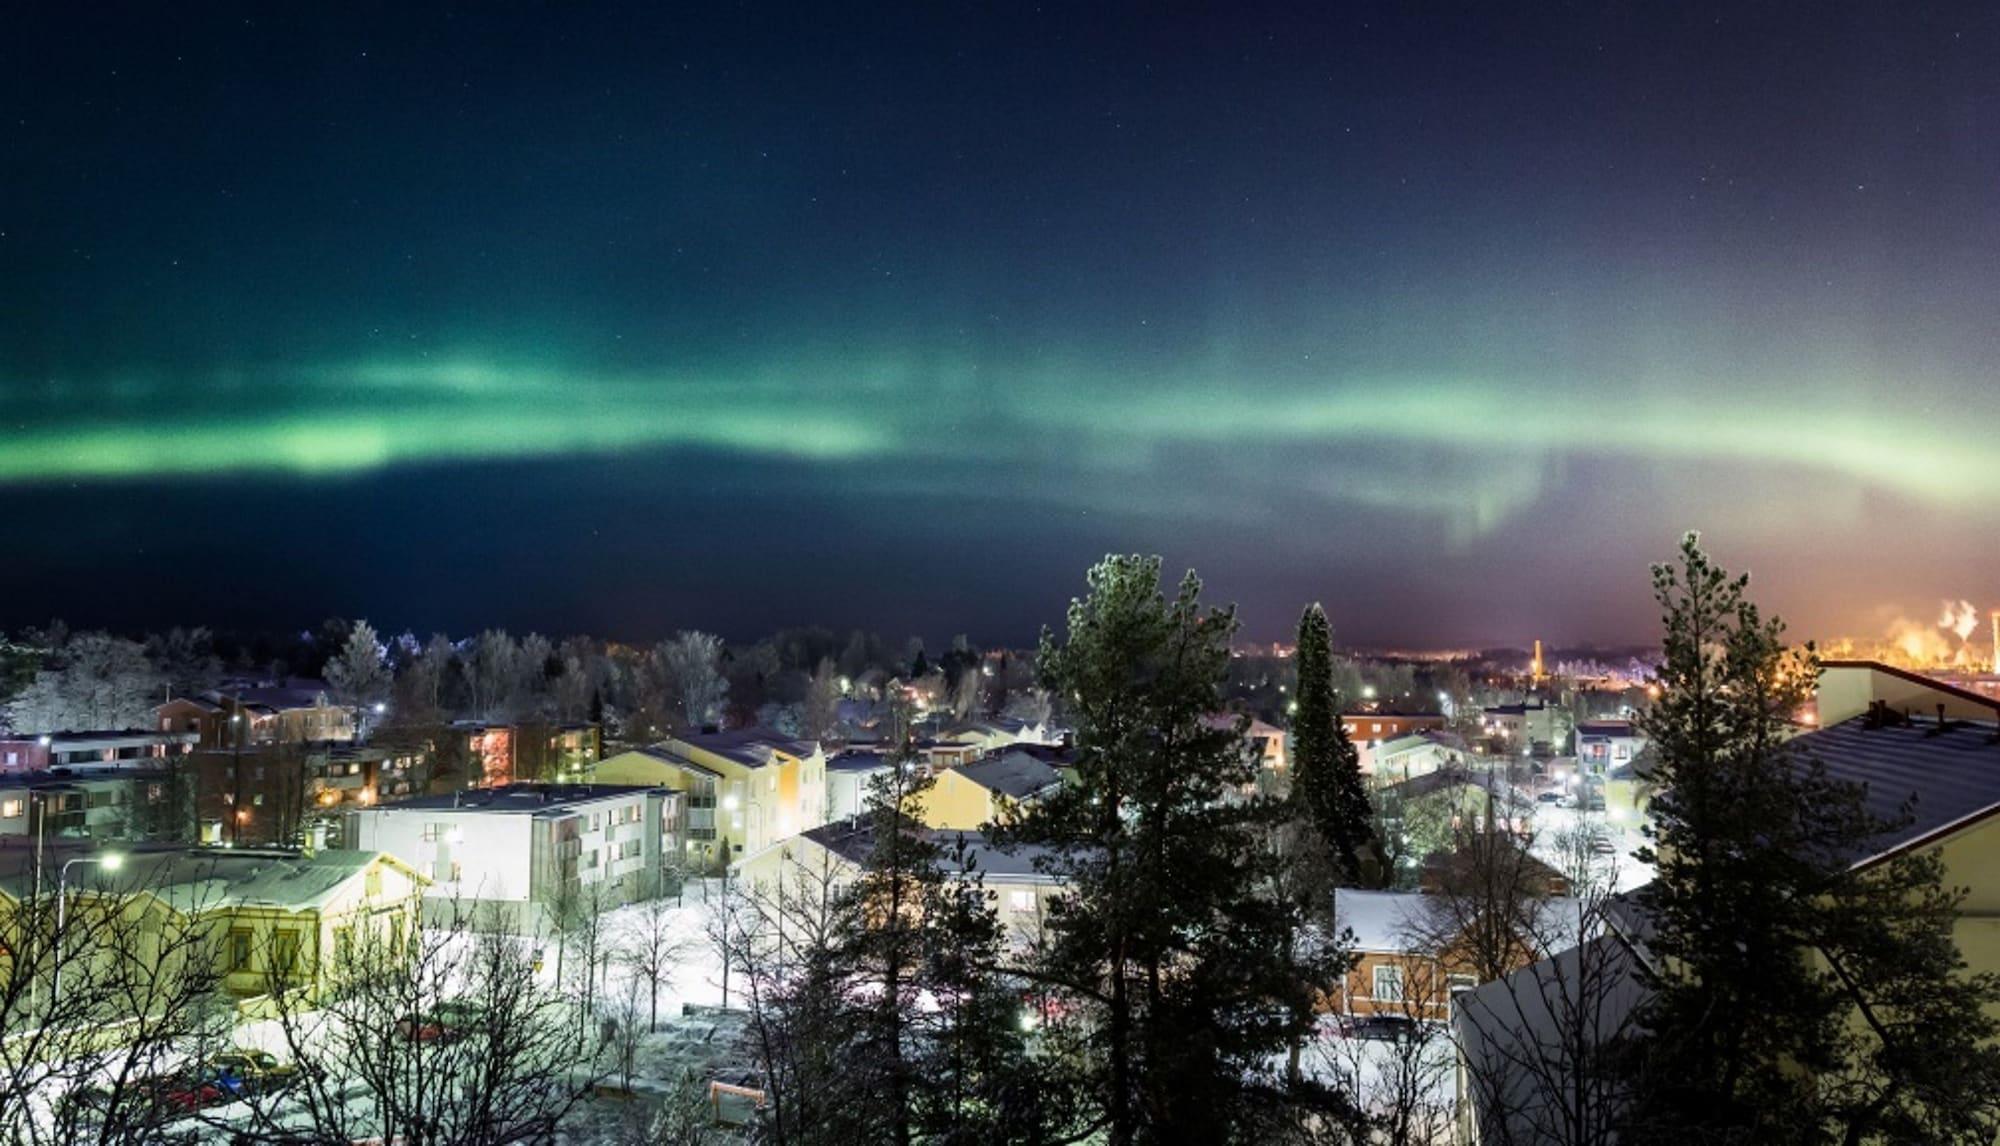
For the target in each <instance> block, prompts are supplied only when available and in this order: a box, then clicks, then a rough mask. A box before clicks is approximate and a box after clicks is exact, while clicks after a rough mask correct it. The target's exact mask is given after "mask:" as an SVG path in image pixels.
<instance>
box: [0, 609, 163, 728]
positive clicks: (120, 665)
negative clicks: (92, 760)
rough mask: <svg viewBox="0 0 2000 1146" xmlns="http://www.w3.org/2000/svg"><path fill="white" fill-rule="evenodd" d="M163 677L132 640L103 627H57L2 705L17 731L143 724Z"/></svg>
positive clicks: (147, 723)
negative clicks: (36, 666)
mask: <svg viewBox="0 0 2000 1146" xmlns="http://www.w3.org/2000/svg"><path fill="white" fill-rule="evenodd" d="M164 695H165V679H164V678H163V677H162V676H161V675H160V672H159V670H158V669H156V668H155V667H154V666H153V662H152V660H151V659H150V658H148V657H147V656H146V649H145V646H143V645H141V644H139V643H138V642H137V641H129V640H126V639H125V638H123V637H114V636H112V635H110V634H109V633H99V632H86V633H74V634H71V633H67V632H64V633H61V634H60V643H56V644H52V645H50V646H48V647H47V649H46V651H45V652H44V654H43V660H42V667H41V668H40V670H39V671H37V672H36V673H35V678H34V680H33V681H31V682H29V683H28V685H27V686H26V687H25V688H23V689H22V690H21V691H20V692H19V693H17V694H16V695H15V697H14V699H13V701H12V703H10V704H9V705H8V720H9V722H10V723H11V724H12V725H13V727H14V728H16V729H18V730H20V731H23V732H58V731H64V730H72V729H101V728H146V727H150V726H151V724H152V715H153V706H154V705H157V704H159V703H160V702H161V700H162V698H163V697H164Z"/></svg>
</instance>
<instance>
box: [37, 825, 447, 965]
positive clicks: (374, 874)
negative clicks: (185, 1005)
mask: <svg viewBox="0 0 2000 1146" xmlns="http://www.w3.org/2000/svg"><path fill="white" fill-rule="evenodd" d="M112 857H116V858H112ZM23 858H24V859H28V860H30V861H31V859H32V857H23ZM77 861H81V862H82V863H84V864H87V865H88V866H82V867H78V866H77ZM65 863H68V864H70V865H71V866H70V869H69V870H70V874H69V875H68V877H67V878H66V879H65V880H64V881H63V882H64V884H65V888H66V894H67V897H68V903H67V904H66V905H65V910H66V911H67V912H68V913H70V914H71V917H72V920H73V923H72V927H73V928H76V927H83V928H84V930H85V931H91V930H93V928H92V927H91V925H79V924H76V923H74V920H76V919H80V918H88V919H92V920H99V921H108V920H116V921H118V922H114V923H107V924H104V925H103V928H108V930H106V929H96V933H97V934H100V935H112V934H115V935H116V936H117V938H118V941H117V942H115V943H107V944H99V945H98V947H97V948H96V949H95V950H96V953H97V954H99V955H101V956H103V957H114V956H115V957H119V958H129V959H132V960H133V961H134V962H136V963H137V964H138V965H139V966H141V967H144V968H153V967H162V969H167V970H170V969H171V968H165V967H163V966H162V965H163V964H165V963H168V962H171V960H170V959H166V958H163V954H162V953H163V951H165V950H171V951H173V952H177V953H179V957H184V956H185V955H186V954H187V953H189V952H200V953H201V954H202V955H203V956H204V957H206V958H209V959H213V960H214V961H215V967H214V970H215V971H216V973H217V974H218V975H219V976H220V983H221V986H222V987H223V989H224V990H226V991H227V992H228V993H230V994H232V995H235V996H238V997H247V996H252V995H261V994H264V993H266V992H267V991H268V990H269V989H270V987H271V984H272V980H271V977H270V973H271V972H272V971H274V970H284V971H287V972H288V978H289V979H290V981H291V983H292V985H293V986H295V987H302V988H305V989H307V990H308V991H311V992H314V993H317V991H318V990H319V989H320V988H322V987H324V986H325V985H326V984H327V982H328V981H329V978H330V976H331V975H332V974H333V972H334V969H335V966H336V965H337V963H338V962H339V960H338V959H337V956H338V955H339V953H340V952H341V951H342V950H343V948H344V945H345V944H347V943H349V942H351V941H353V940H354V938H355V937H356V936H358V935H360V934H362V932H363V930H364V929H378V930H376V931H375V934H376V935H377V936H378V937H379V936H381V935H384V934H387V935H390V936H402V935H408V934H409V933H410V932H411V931H412V929H414V927H415V926H416V921H417V916H418V904H419V901H420V897H421V895H422V890H423V886H424V884H425V882H426V881H425V880H424V878H423V877H422V876H421V875H419V874H418V873H417V872H416V871H414V870H413V869H411V868H410V867H409V865H407V864H405V863H403V862H402V861H401V860H399V859H396V858H395V857H393V856H390V855H388V854H387V853H384V852H363V851H322V852H319V853H316V854H314V855H309V856H308V855H300V854H298V853H295V852H278V851H270V852H265V851H256V850H249V849H194V850H180V849H176V850H168V851H150V852H145V851H142V852H138V853H135V854H131V855H122V854H119V853H113V852H109V851H98V852H90V853H73V852H68V851H62V852H58V851H54V850H51V852H50V853H49V855H48V867H47V868H46V869H45V871H44V874H43V877H42V879H41V881H40V886H41V890H42V893H43V894H44V895H46V896H49V897H50V898H51V899H53V897H54V895H55V886H54V885H55V883H56V873H57V871H58V869H59V867H60V865H63V864H65ZM35 887H36V880H35V876H34V872H33V869H32V863H31V862H28V863H22V864H18V865H15V867H14V869H13V870H12V872H11V873H10V876H9V878H7V879H6V880H5V881H4V882H0V934H4V935H5V936H7V938H8V943H7V944H6V949H8V950H12V949H13V948H14V947H15V946H16V945H17V941H18V940H19V939H20V936H19V924H20V921H21V920H22V919H23V918H24V915H31V914H32V913H26V912H24V910H23V908H24V905H25V903H26V902H27V901H29V899H30V897H32V896H33V895H34V888H35ZM79 913H81V914H79ZM113 913H115V914H113ZM190 935H197V936H199V940H200V941H199V942H189V941H188V937H189V936H190Z"/></svg>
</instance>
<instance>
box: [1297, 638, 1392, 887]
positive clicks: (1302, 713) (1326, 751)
mask: <svg viewBox="0 0 2000 1146" xmlns="http://www.w3.org/2000/svg"><path fill="white" fill-rule="evenodd" d="M1293 664H1294V665H1296V666H1297V667H1296V672H1297V682H1298V683H1297V687H1298V691H1297V694H1296V696H1295V697H1294V700H1295V702H1296V703H1297V705H1298V711H1297V712H1295V713H1293V715H1292V793H1291V795H1292V800H1293V802H1294V805H1295V807H1296V811H1297V815H1298V817H1299V818H1300V819H1301V820H1303V821H1304V822H1305V823H1306V824H1307V825H1308V826H1310V827H1311V829H1312V831H1313V834H1314V835H1315V836H1317V838H1318V845H1319V847H1320V848H1322V849H1324V851H1323V854H1324V856H1325V859H1326V862H1327V863H1328V865H1329V866H1330V868H1331V876H1332V879H1333V880H1334V882H1335V883H1337V884H1340V885H1352V884H1353V883H1354V882H1355V881H1356V880H1357V879H1359V877H1360V876H1361V872H1362V857H1363V856H1364V855H1375V854H1377V853H1378V851H1379V849H1376V848H1374V847H1373V846H1372V845H1373V840H1374V811H1373V809H1372V807H1371V806H1370V805H1369V802H1368V790H1367V788H1366V786H1364V785H1363V783H1362V780H1361V757H1360V754H1359V753H1357V752H1356V751H1355V749H1354V742H1353V741H1352V740H1350V739H1348V736H1347V726H1346V724H1345V723H1343V722H1342V721H1341V719H1340V697H1339V695H1338V694H1336V693H1335V691H1334V687H1333V628H1332V626H1330V625H1329V624H1328V623H1327V619H1326V610H1324V609H1322V608H1321V607H1320V606H1319V605H1317V604H1314V605H1312V606H1310V607H1308V608H1307V609H1306V611H1305V614H1304V615H1303V616H1301V617H1300V618H1299V642H1298V648H1297V650H1296V651H1295V652H1294V654H1293ZM1392 874H1393V873H1392Z"/></svg>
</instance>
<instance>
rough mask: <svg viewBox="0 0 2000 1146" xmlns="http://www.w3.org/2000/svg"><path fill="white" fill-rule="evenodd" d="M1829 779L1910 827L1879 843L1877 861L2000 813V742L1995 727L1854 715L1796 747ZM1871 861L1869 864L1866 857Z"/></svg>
mask: <svg viewBox="0 0 2000 1146" xmlns="http://www.w3.org/2000/svg"><path fill="white" fill-rule="evenodd" d="M1791 746H1792V747H1793V749H1795V750H1796V751H1799V752H1803V753H1807V754H1809V755H1810V756H1811V757H1812V758H1814V759H1817V760H1818V761H1819V762H1820V763H1821V764H1823V765H1824V766H1825V767H1826V771H1827V775H1829V776H1831V777H1833V778H1834V779H1836V780H1846V781H1849V782H1853V783H1860V784H1865V785H1867V790H1868V795H1867V805H1868V809H1869V811H1871V812H1873V813H1874V814H1875V815H1877V816H1880V817H1882V818H1883V819H1888V820H1896V819H1900V818H1901V814H1902V809H1903V804H1904V802H1905V801H1907V800H1911V799H1914V801H1915V803H1914V806H1913V808H1912V809H1911V810H1912V812H1913V813H1914V818H1913V819H1912V821H1911V822H1910V823H1909V824H1907V825H1904V826H1902V827H1900V828H1897V829H1896V830H1894V831H1892V832H1890V833H1888V834H1887V835H1885V836H1883V837H1881V838H1880V839H1879V840H1876V841H1874V843H1873V844H1872V845H1871V848H1872V855H1880V854H1882V853H1885V852H1891V851H1896V850H1898V849H1901V848H1904V847H1907V846H1909V845H1911V844H1914V843H1917V842H1919V841H1922V840H1924V839H1925V838H1926V837H1929V836H1931V835H1933V834H1936V833H1938V832H1940V831H1943V830H1945V829H1949V828H1953V827H1957V826H1961V825H1962V824H1964V823H1966V822H1969V821H1971V820H1974V819H1977V818H1980V817H1983V816H1986V815H1989V814H1991V813H1993V812H1994V811H1996V810H2000V742H1996V739H1995V727H1994V726H1993V725H1991V724H1984V723H1981V724H1974V723H1971V722H1968V721H1960V720H1948V721H1946V722H1945V723H1944V724H1943V725H1942V726H1940V725H1939V724H1938V722H1937V721H1936V720H1935V719H1929V720H1914V719H1913V720H1908V721H1904V720H1903V719H1902V718H1900V717H1897V716H1894V715H1893V714H1891V716H1890V717H1889V719H1888V720H1886V721H1884V720H1875V719H1872V718H1870V717H1868V716H1865V715H1864V716H1857V717H1855V718H1854V719H1852V720H1846V721H1842V722H1841V723H1839V724H1836V725H1833V726H1831V727H1829V728H1825V729H1822V730H1820V731H1818V732H1809V733H1806V734H1805V735H1802V736H1799V737H1797V738H1796V739H1794V740H1793V741H1792V742H1791ZM1862 858H1869V857H1862Z"/></svg>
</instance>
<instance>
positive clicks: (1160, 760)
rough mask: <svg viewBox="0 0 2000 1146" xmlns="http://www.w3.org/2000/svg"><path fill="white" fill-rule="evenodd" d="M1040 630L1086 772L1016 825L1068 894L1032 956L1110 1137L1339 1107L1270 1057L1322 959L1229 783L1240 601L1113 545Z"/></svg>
mask: <svg viewBox="0 0 2000 1146" xmlns="http://www.w3.org/2000/svg"><path fill="white" fill-rule="evenodd" d="M1089 584H1090V594H1089V596H1087V597H1085V598H1083V599H1081V600H1077V601H1074V602H1072V603H1071V605H1070V610H1069V632H1068V636H1067V639H1066V640H1063V641H1061V642H1058V641H1057V640H1056V638H1055V637H1054V635H1053V634H1050V633H1047V632H1045V633H1044V634H1043V637H1042V648H1041V654H1040V665H1039V667H1040V672H1041V675H1042V678H1043V682H1044V684H1045V685H1046V686H1047V687H1048V688H1049V689H1050V690H1051V691H1053V692H1054V693H1055V694H1056V695H1058V696H1061V697H1063V698H1064V701H1065V703H1066V704H1067V705H1068V707H1069V710H1070V712H1071V714H1072V717H1073V719H1074V720H1075V722H1076V731H1077V782H1076V783H1075V784H1073V785H1070V786H1068V787H1066V788H1065V789H1064V790H1063V791H1062V792H1061V793H1060V794H1058V795H1057V796H1055V797H1054V798H1052V799H1050V800H1047V801H1045V802H1043V803H1040V804H1037V805H1034V806H1033V807H1032V808H1031V809H1030V810H1029V811H1028V812H1027V813H1026V814H1025V816H1024V817H1023V818H1022V819H1021V820H1020V821H1019V822H1018V823H1016V824H1013V825H1011V826H1010V829H1009V832H1008V835H1009V836H1010V838H1011V839H1013V840H1015V841H1018V842H1020V843H1023V844H1034V845H1039V846H1040V847H1041V848H1042V849H1045V850H1044V851H1042V852H1041V853H1040V855H1039V856H1038V858H1037V861H1036V862H1037V864H1038V866H1040V867H1041V868H1042V869H1043V870H1044V871H1046V872H1048V873H1049V874H1051V875H1054V876H1057V877H1059V878H1060V879H1062V880H1063V881H1064V883H1065V885H1066V894H1065V895H1064V896H1063V897H1061V898H1059V899H1057V900H1056V901H1055V902H1054V903H1053V905H1052V906H1051V909H1050V911H1049V914H1048V920H1047V925H1046V935H1045V936H1044V937H1043V939H1042V940H1041V942H1040V943H1039V944H1038V945H1037V947H1036V950H1035V951H1034V952H1033V954H1032V956H1031V957H1030V958H1029V959H1028V961H1027V963H1026V965H1025V967H1024V971H1025V973H1026V974H1027V975H1028V976H1029V977H1031V978H1032V980H1033V981H1034V982H1036V983H1037V984H1038V986H1039V989H1040V990H1041V991H1042V992H1043V993H1044V995H1045V996H1046V997H1047V1000H1048V1014H1049V1015H1050V1016H1051V1019H1050V1022H1049V1023H1048V1025H1047V1027H1046V1028H1045V1031H1044V1036H1043V1037H1044V1040H1045V1044H1046V1045H1047V1046H1049V1047H1051V1048H1054V1047H1061V1048H1063V1049H1064V1050H1065V1051H1066V1052H1067V1054H1068V1056H1069V1057H1068V1061H1067V1063H1066V1065H1067V1066H1068V1068H1069V1069H1070V1071H1071V1077H1073V1078H1074V1079H1076V1080H1078V1081H1079V1083H1081V1085H1082V1086H1083V1087H1084V1088H1085V1090H1086V1091H1087V1093H1088V1096H1089V1100H1090V1102H1091V1103H1092V1105H1093V1109H1094V1121H1095V1123H1096V1125H1097V1126H1098V1127H1099V1128H1101V1133H1102V1134H1103V1136H1104V1138H1105V1139H1106V1140H1107V1141H1109V1142H1112V1143H1114V1144H1123V1143H1132V1142H1152V1141H1176V1142H1179V1141H1199V1142H1229V1141H1246V1140H1267V1141H1268V1140H1273V1139H1274V1138H1276V1139H1278V1140H1282V1138H1283V1137H1284V1136H1286V1135H1292V1134H1297V1133H1299V1132H1301V1131H1302V1130H1313V1129H1317V1128H1319V1127H1321V1126H1324V1125H1328V1124H1334V1123H1341V1122H1344V1120H1345V1119H1346V1118H1347V1117H1348V1115H1349V1113H1350V1107H1349V1105H1348V1103H1347V1102H1346V1100H1345V1098H1344V1096H1342V1095H1340V1094H1336V1093H1334V1092H1331V1091H1329V1090H1326V1089H1324V1088H1322V1087H1320V1086H1318V1085H1316V1084H1314V1083H1312V1082H1310V1081H1307V1080H1295V1079H1288V1078H1286V1077H1285V1075H1284V1072H1282V1071H1281V1070H1280V1069H1278V1067H1277V1066H1276V1064H1277V1063H1280V1062H1282V1060H1283V1058H1284V1055H1285V1052H1286V1051H1287V1049H1288V1048H1289V1047H1290V1046H1291V1045H1293V1044H1294V1043H1295V1042H1296V1041H1297V1040H1298V1039H1299V1038H1300V1037H1301V1036H1302V1035H1303V1033H1304V1032H1306V1031H1307V1030H1309V1029H1310V1027H1311V1025H1312V1022H1313V1005H1314V999H1315V993H1316V989H1317V987H1318V986H1319V985H1320V984H1323V983H1326V982H1330V981H1331V978H1332V976H1331V974H1330V973H1329V971H1330V968H1329V967H1326V966H1320V965H1317V963H1316V962H1315V961H1314V960H1313V959H1312V958H1310V957H1306V956H1301V955H1300V954H1299V953H1298V952H1297V951H1296V950H1295V945H1294V944H1293V943H1292V939H1293V938H1294V937H1295V936H1296V934H1297V932H1298V930H1299V920H1298V918H1297V911H1298V909H1297V906H1296V904H1294V903H1292V902H1287V901H1286V900H1284V899H1283V898H1281V897H1278V896H1275V895H1272V894H1269V889H1270V888H1271V887H1272V886H1273V885H1274V882H1275V881H1274V879H1273V878H1272V872H1271V871H1270V867H1271V865H1273V864H1275V863H1276V862H1277V857H1276V856H1275V854H1274V853H1273V851H1272V850H1271V849H1270V848H1268V847H1266V846H1264V844H1263V840H1264V833H1265V832H1266V831H1267V830H1268V827H1269V824H1270V821H1271V819H1272V812H1273V810H1272V809H1271V808H1270V807H1269V806H1267V805H1265V804H1262V803H1261V802H1259V801H1242V800H1238V799H1234V798H1232V797H1233V795H1234V793H1236V792H1238V791H1240V790H1241V789H1242V787H1243V786H1244V785H1246V784H1247V783H1248V782H1249V781H1250V780H1251V779H1252V778H1253V777H1254V775H1255V764H1254V761H1253V760H1252V758H1251V755H1250V753H1249V752H1248V750H1247V748H1246V746H1245V744H1244V742H1243V739H1242V737H1241V735H1240V734H1239V733H1238V731H1237V730H1236V729H1234V728H1232V727H1221V728H1218V727H1216V726H1215V725H1214V723H1212V722H1211V721H1210V720H1208V719H1207V718H1208V717H1209V716H1210V715H1211V714H1212V713H1214V712H1217V711H1219V710H1220V709H1221V707H1222V685H1223V682H1224V679H1225V676H1226V673H1227V668H1228V663H1229V642H1230V638H1231V636H1232V634H1233V633H1234V632H1235V628H1236V621H1235V616H1234V613H1233V612H1232V611H1231V610H1227V609H1207V608H1204V607H1203V606H1202V604H1201V602H1200V589H1201V585H1200V582H1199V581H1198V580H1197V579H1196V578H1195V577H1194V576H1193V574H1189V575H1188V577H1187V578H1186V579H1185V580H1184V581H1183V582H1182V583H1181V586H1180V589H1179V592H1178V593H1177V594H1176V595H1175V596H1174V597H1172V598H1171V599H1169V598H1166V597H1164V596H1163V595H1162V593H1161V588H1160V562H1159V559H1158V558H1147V557H1112V558H1107V559H1106V560H1105V561H1103V562H1102V563H1100V564H1099V565H1098V566H1096V567H1095V568H1093V569H1092V570H1091V571H1090V575H1089Z"/></svg>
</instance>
